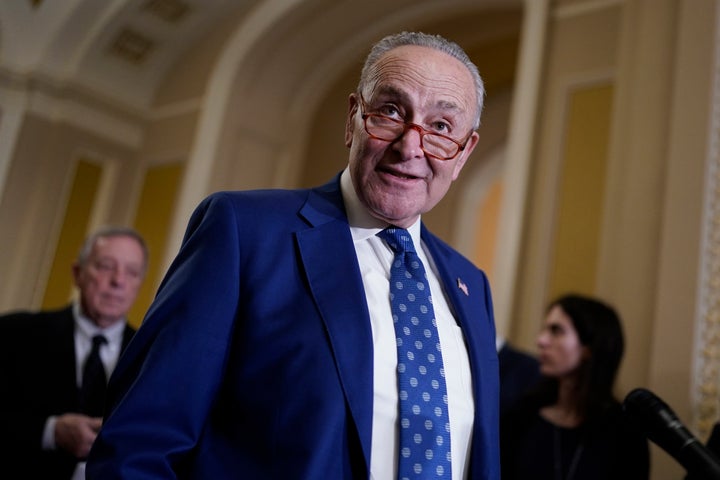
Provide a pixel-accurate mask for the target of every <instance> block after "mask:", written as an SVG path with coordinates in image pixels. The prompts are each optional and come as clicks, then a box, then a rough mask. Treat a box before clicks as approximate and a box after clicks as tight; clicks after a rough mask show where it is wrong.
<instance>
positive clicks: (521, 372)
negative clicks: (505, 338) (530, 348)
mask: <svg viewBox="0 0 720 480" xmlns="http://www.w3.org/2000/svg"><path fill="white" fill-rule="evenodd" d="M498 359H499V361H500V415H501V416H502V415H503V414H504V413H505V412H506V411H507V410H508V409H509V408H511V407H512V406H513V405H514V404H515V402H517V401H518V400H519V399H520V397H522V395H523V394H524V393H525V392H527V391H528V390H529V389H530V388H531V387H533V386H535V384H536V383H537V382H538V381H539V380H540V378H541V377H540V362H539V361H538V360H537V359H536V358H535V357H533V356H532V355H530V354H528V353H525V352H523V351H521V350H518V349H517V348H515V347H514V346H512V345H511V344H510V343H508V342H505V343H504V344H503V346H502V347H501V348H500V351H499V352H498Z"/></svg>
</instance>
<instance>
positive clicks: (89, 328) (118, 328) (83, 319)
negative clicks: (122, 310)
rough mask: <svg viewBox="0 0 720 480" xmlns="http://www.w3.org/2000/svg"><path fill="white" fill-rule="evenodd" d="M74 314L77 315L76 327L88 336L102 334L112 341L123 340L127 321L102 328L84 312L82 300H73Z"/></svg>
mask: <svg viewBox="0 0 720 480" xmlns="http://www.w3.org/2000/svg"><path fill="white" fill-rule="evenodd" d="M73 316H74V317H75V328H76V329H77V330H78V331H79V332H80V333H81V334H82V335H85V336H87V337H88V338H92V337H94V336H95V335H98V334H102V335H104V336H105V338H106V339H107V340H108V342H110V343H116V342H117V343H118V344H119V342H121V340H122V335H123V332H124V331H125V321H124V320H123V321H119V322H115V323H113V324H112V325H110V326H109V327H107V328H100V327H98V326H97V325H95V323H94V322H93V321H92V320H90V319H89V318H88V317H87V316H85V314H83V312H82V308H80V302H79V301H74V302H73Z"/></svg>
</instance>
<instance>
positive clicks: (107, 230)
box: [77, 226, 150, 270]
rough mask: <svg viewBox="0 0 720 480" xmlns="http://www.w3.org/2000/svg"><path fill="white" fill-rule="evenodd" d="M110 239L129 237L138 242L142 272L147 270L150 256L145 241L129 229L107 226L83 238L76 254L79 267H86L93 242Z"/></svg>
mask: <svg viewBox="0 0 720 480" xmlns="http://www.w3.org/2000/svg"><path fill="white" fill-rule="evenodd" d="M111 237H130V238H133V239H135V241H137V242H138V245H140V248H141V249H142V252H143V260H144V265H143V270H146V269H147V265H148V259H149V257H150V254H149V252H148V247H147V244H146V243H145V239H144V238H143V237H142V235H140V234H139V233H138V232H137V231H136V230H134V229H132V228H129V227H115V226H109V227H103V228H100V229H98V230H96V231H95V232H93V233H91V234H90V235H88V236H87V238H85V241H84V242H83V244H82V247H81V248H80V252H79V253H78V257H77V263H78V265H80V266H85V265H87V262H88V260H89V258H90V254H91V253H92V249H93V247H94V246H95V242H97V241H98V239H100V238H111Z"/></svg>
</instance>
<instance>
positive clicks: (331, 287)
mask: <svg viewBox="0 0 720 480" xmlns="http://www.w3.org/2000/svg"><path fill="white" fill-rule="evenodd" d="M300 214H301V216H303V217H304V218H305V220H306V221H308V222H309V223H310V224H311V225H312V226H313V228H310V229H308V230H304V231H301V232H298V233H297V242H298V248H299V251H300V256H301V259H302V263H303V266H304V268H305V273H306V275H307V279H308V283H309V285H310V290H311V292H312V295H313V297H314V300H315V304H316V305H317V307H318V309H319V311H320V314H321V316H322V319H323V321H324V322H325V327H326V329H327V332H328V338H329V340H330V344H331V348H332V350H333V354H334V356H335V362H336V364H337V369H338V372H339V374H340V381H341V383H342V387H343V390H344V392H345V396H346V398H347V402H348V407H349V409H350V412H351V414H352V417H353V419H354V421H355V424H356V426H357V429H358V433H359V436H360V443H361V446H362V449H363V454H364V457H365V462H366V465H368V464H369V458H370V443H371V437H372V409H373V343H372V332H371V330H370V316H369V313H368V310H367V303H366V300H365V290H364V288H363V285H362V279H361V277H360V270H359V267H358V263H357V256H356V254H355V248H354V245H353V240H352V236H351V234H350V229H349V226H348V222H347V217H346V215H345V211H344V208H343V203H342V196H341V195H340V188H339V182H338V181H335V182H333V183H331V184H328V185H326V186H325V187H322V188H321V189H317V190H314V191H312V192H311V193H310V196H309V197H308V201H307V203H306V204H305V206H304V207H303V208H302V210H301V212H300ZM338 272H341V274H340V275H338Z"/></svg>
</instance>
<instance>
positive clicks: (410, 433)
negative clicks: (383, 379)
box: [378, 227, 451, 480]
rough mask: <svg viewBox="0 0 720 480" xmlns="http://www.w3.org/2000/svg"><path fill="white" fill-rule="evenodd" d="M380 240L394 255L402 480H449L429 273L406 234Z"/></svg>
mask: <svg viewBox="0 0 720 480" xmlns="http://www.w3.org/2000/svg"><path fill="white" fill-rule="evenodd" d="M378 236H379V237H380V238H382V239H383V240H385V241H386V242H387V243H388V245H390V248H392V250H393V252H395V258H394V259H393V263H392V266H391V267H390V304H391V307H392V314H393V322H394V324H395V337H396V344H397V356H398V366H397V371H398V396H399V400H400V458H399V462H398V479H400V480H406V479H407V480H411V479H428V478H446V479H449V478H451V463H450V421H449V417H448V400H447V389H446V387H445V371H444V369H443V359H442V353H441V352H440V337H439V336H438V330H437V325H436V323H435V312H434V310H433V306H432V298H431V296H430V287H429V285H428V282H427V277H426V275H425V269H424V268H423V264H422V262H421V261H420V258H419V257H418V256H417V253H416V252H415V247H414V245H413V241H412V237H410V233H409V232H408V231H407V230H405V229H402V228H395V227H390V228H386V229H385V230H383V231H382V232H380V233H378Z"/></svg>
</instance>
